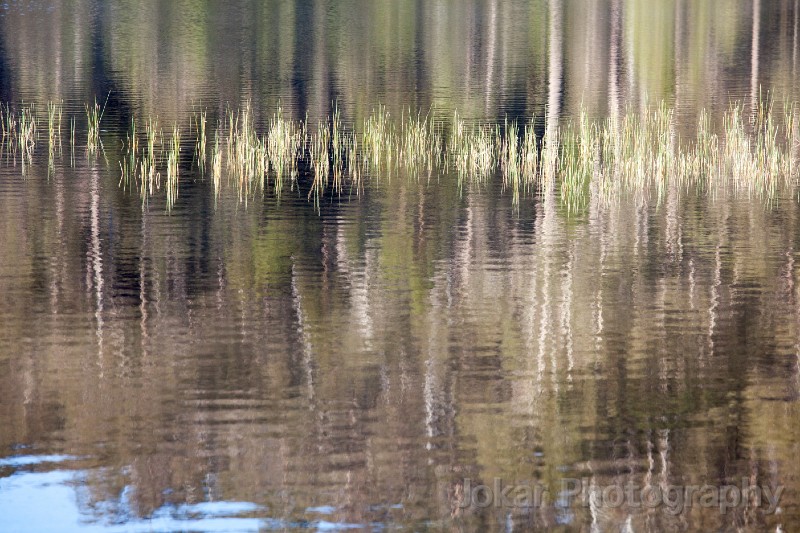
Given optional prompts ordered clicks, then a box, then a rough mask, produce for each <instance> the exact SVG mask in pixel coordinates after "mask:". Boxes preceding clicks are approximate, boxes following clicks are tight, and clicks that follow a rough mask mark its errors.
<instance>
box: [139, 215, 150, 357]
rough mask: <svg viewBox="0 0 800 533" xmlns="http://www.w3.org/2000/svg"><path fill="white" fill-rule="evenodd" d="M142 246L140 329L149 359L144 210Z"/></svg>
mask: <svg viewBox="0 0 800 533" xmlns="http://www.w3.org/2000/svg"><path fill="white" fill-rule="evenodd" d="M141 242H142V244H141V248H140V251H139V314H140V315H141V318H140V320H139V329H140V330H141V332H142V340H141V347H142V359H144V360H147V344H146V343H147V340H148V336H147V290H146V287H145V279H146V274H147V272H146V269H145V265H144V256H145V253H146V250H147V213H145V212H142V222H141Z"/></svg>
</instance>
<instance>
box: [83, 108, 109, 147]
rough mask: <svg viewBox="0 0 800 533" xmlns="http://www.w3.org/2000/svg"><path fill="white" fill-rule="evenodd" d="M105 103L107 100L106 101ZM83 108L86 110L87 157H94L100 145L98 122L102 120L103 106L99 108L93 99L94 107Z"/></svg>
mask: <svg viewBox="0 0 800 533" xmlns="http://www.w3.org/2000/svg"><path fill="white" fill-rule="evenodd" d="M107 102H108V100H106V103H107ZM84 108H85V110H86V151H87V153H88V154H89V156H94V155H95V154H96V153H97V149H98V147H100V144H101V141H100V121H101V120H103V114H104V113H105V105H103V107H102V108H100V104H98V103H97V99H95V101H94V105H92V106H90V105H89V104H85V105H84Z"/></svg>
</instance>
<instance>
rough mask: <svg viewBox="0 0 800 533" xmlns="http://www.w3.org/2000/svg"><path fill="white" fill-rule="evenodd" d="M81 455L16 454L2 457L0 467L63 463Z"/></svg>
mask: <svg viewBox="0 0 800 533" xmlns="http://www.w3.org/2000/svg"><path fill="white" fill-rule="evenodd" d="M77 459H80V457H75V456H74V455H14V456H11V457H3V458H2V459H0V468H2V467H4V466H5V467H10V468H22V467H23V466H33V465H39V464H44V463H63V462H65V461H75V460H77Z"/></svg>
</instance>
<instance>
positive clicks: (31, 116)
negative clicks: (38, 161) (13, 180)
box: [17, 104, 37, 176]
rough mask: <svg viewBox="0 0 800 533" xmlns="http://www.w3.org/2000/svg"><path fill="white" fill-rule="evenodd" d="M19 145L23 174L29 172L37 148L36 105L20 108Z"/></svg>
mask: <svg viewBox="0 0 800 533" xmlns="http://www.w3.org/2000/svg"><path fill="white" fill-rule="evenodd" d="M18 124H19V127H18V133H17V145H18V147H19V149H20V155H21V157H20V159H21V162H22V175H23V176H25V175H26V174H27V168H28V166H29V165H30V164H32V163H33V153H34V152H35V150H36V137H37V135H36V112H35V105H34V104H31V105H30V106H28V107H25V106H23V107H22V109H21V110H20V115H19V121H18Z"/></svg>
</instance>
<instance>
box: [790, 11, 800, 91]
mask: <svg viewBox="0 0 800 533" xmlns="http://www.w3.org/2000/svg"><path fill="white" fill-rule="evenodd" d="M798 9H800V0H794V32H793V34H792V77H793V78H794V77H795V75H796V74H797V11H798Z"/></svg>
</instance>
